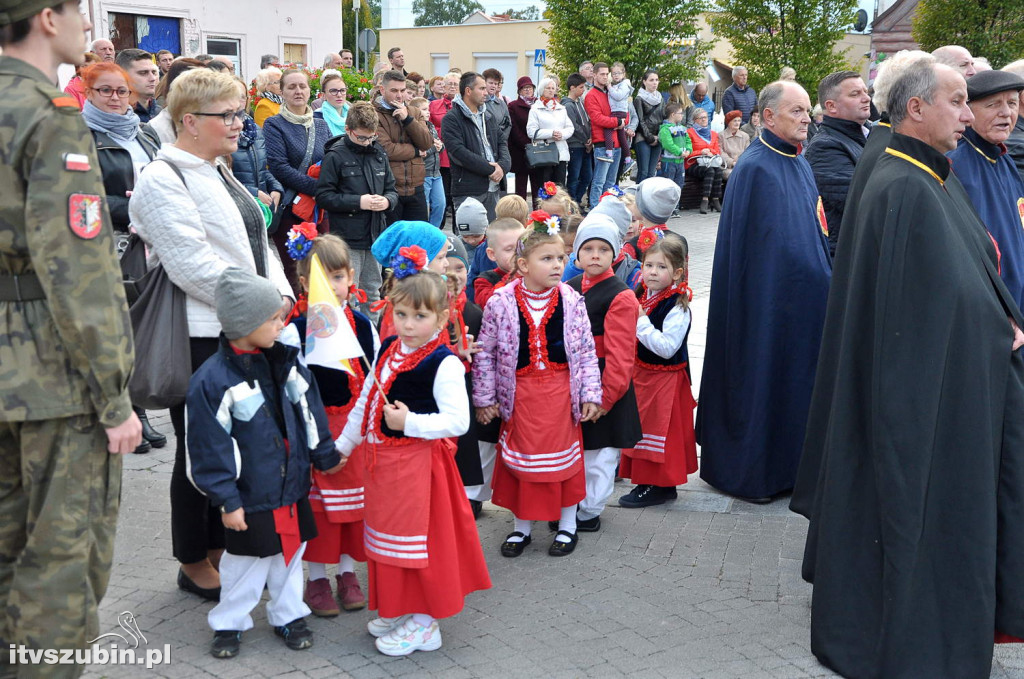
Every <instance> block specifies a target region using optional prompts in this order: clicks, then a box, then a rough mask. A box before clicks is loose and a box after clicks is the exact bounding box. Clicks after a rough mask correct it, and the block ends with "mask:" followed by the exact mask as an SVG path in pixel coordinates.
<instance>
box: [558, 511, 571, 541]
mask: <svg viewBox="0 0 1024 679" xmlns="http://www.w3.org/2000/svg"><path fill="white" fill-rule="evenodd" d="M558 530H564V531H566V532H567V533H575V532H576V505H572V506H571V507H562V515H561V517H559V519H558ZM555 539H556V540H558V541H559V542H572V540H571V539H569V538H568V537H566V536H565V535H558V536H556V537H555Z"/></svg>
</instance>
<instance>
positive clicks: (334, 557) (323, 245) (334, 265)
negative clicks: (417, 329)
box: [282, 223, 380, 617]
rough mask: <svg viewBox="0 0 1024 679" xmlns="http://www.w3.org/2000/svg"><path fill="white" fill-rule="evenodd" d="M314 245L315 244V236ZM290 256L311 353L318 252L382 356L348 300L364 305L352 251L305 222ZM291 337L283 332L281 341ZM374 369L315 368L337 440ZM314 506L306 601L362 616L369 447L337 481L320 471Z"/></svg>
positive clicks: (302, 332) (370, 345) (372, 350)
mask: <svg viewBox="0 0 1024 679" xmlns="http://www.w3.org/2000/svg"><path fill="white" fill-rule="evenodd" d="M311 237H312V238H313V240H310V238H311ZM287 251H288V254H289V255H290V256H291V257H292V259H294V260H295V269H296V273H297V274H298V277H299V284H300V285H301V286H302V289H303V291H304V292H303V294H302V295H300V298H299V302H298V303H297V304H296V305H295V309H294V310H293V320H292V325H293V326H294V328H295V330H296V331H297V334H298V338H299V342H298V343H299V345H300V346H301V347H302V350H303V353H305V350H306V331H307V329H308V328H309V327H311V325H315V324H316V323H318V322H319V320H318V319H317V318H315V317H314V318H312V319H310V318H307V316H306V312H307V309H306V307H307V303H306V298H305V295H306V294H307V293H308V291H309V278H310V261H311V260H310V257H311V256H312V255H313V254H316V256H317V258H318V259H319V260H320V263H321V264H322V265H323V268H324V273H325V274H326V275H327V281H328V283H329V284H330V285H331V287H332V288H333V289H334V294H335V295H336V296H337V298H338V304H339V305H341V308H342V310H343V311H344V314H345V317H346V320H347V321H348V323H349V325H350V326H351V327H352V331H353V332H354V333H355V335H356V338H357V339H358V340H359V344H360V346H362V348H363V353H364V354H365V355H366V356H375V355H376V352H377V349H378V348H379V347H380V339H379V338H378V337H377V331H376V330H375V329H374V327H373V323H371V322H370V319H369V318H367V317H366V316H364V315H363V314H361V313H360V312H359V311H356V310H354V309H352V308H351V307H350V306H349V304H348V301H349V296H350V295H354V296H355V297H356V298H357V299H362V300H365V299H366V298H365V295H364V294H363V291H362V290H359V289H358V288H356V287H355V285H354V281H355V271H354V270H353V267H352V259H351V256H350V252H349V249H348V246H347V245H346V244H345V241H343V240H342V239H341V238H338V237H337V236H334V235H330V234H327V235H323V236H317V235H316V226H315V225H314V224H305V223H304V224H299V225H298V226H296V227H293V228H292V230H291V233H290V234H289V236H288V242H287ZM285 337H286V335H285V334H282V339H283V340H284V338H285ZM366 365H367V363H363V362H361V361H353V362H352V367H353V368H354V369H355V371H356V375H355V376H352V375H349V374H348V373H347V372H345V371H343V370H341V369H333V368H327V367H324V366H320V365H312V366H309V369H310V372H312V373H313V375H314V376H315V377H316V383H317V387H318V388H319V390H320V397H321V399H322V400H323V402H324V406H325V408H326V410H327V423H328V426H329V427H330V429H331V436H332V437H337V436H339V435H340V434H341V431H342V429H343V428H344V427H345V422H346V421H347V420H348V414H349V412H350V411H351V410H352V407H353V406H354V405H355V402H356V396H357V395H358V394H359V390H360V389H361V388H362V385H363V376H364V373H365V369H366ZM309 503H310V505H311V506H312V507H313V517H314V519H315V520H316V528H317V537H316V538H314V539H312V540H310V541H309V544H308V545H307V546H306V553H305V554H304V555H303V560H304V561H305V562H306V563H307V564H308V566H309V579H308V580H307V581H306V591H305V597H304V598H305V601H306V605H307V606H309V608H310V610H312V611H313V613H314V614H315V615H318V616H321V617H333V616H335V615H338V613H339V612H340V611H339V606H340V608H341V609H344V610H346V611H356V610H359V609H361V608H365V606H366V597H365V596H364V595H363V590H362V588H361V587H360V586H359V580H358V579H357V578H356V574H355V562H356V561H359V562H365V561H366V552H365V550H364V549H363V504H364V503H363V465H362V449H357V450H355V451H354V452H353V454H352V456H351V457H350V459H349V461H348V464H347V465H346V466H345V468H344V469H343V470H342V471H341V472H339V473H337V474H332V475H326V474H322V473H320V472H318V471H316V470H315V469H314V470H313V480H312V485H311V486H310V490H309ZM327 564H338V572H337V574H336V575H335V576H334V578H335V582H336V586H337V602H335V598H334V595H333V594H332V592H331V583H330V580H328V578H327V570H326V565H327Z"/></svg>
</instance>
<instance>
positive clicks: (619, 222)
mask: <svg viewBox="0 0 1024 679" xmlns="http://www.w3.org/2000/svg"><path fill="white" fill-rule="evenodd" d="M591 215H593V217H597V216H598V215H605V216H607V217H610V218H611V220H612V221H613V222H615V226H616V228H617V229H618V232H619V247H621V246H622V244H623V243H625V242H626V234H627V233H629V225H630V224H632V223H633V213H632V212H630V211H629V208H628V207H626V204H625V203H623V202H622V201H621V200H619V199H618V198H616V197H614V196H606V197H605V198H604V200H602V201H601V202H600V203H598V204H597V205H595V206H594V209H593V210H591V211H590V212H589V213H587V216H586V217H584V218H583V222H582V223H581V224H580V228H581V229H582V228H583V227H584V226H586V225H587V220H588V219H591ZM616 249H617V248H616Z"/></svg>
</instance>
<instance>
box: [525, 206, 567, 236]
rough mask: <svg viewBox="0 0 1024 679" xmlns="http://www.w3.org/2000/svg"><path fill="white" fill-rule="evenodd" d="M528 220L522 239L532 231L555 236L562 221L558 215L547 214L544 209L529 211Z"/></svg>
mask: <svg viewBox="0 0 1024 679" xmlns="http://www.w3.org/2000/svg"><path fill="white" fill-rule="evenodd" d="M529 220H530V222H529V224H528V225H527V229H526V233H525V234H523V240H526V236H529V235H530V233H532V232H534V231H536V232H537V233H541V234H544V235H546V236H557V235H558V232H559V229H560V227H561V223H562V222H561V220H560V219H559V218H558V215H552V214H548V213H547V212H545V211H544V210H534V211H533V212H531V213H530V216H529Z"/></svg>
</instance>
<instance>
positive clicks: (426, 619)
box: [412, 613, 434, 627]
mask: <svg viewBox="0 0 1024 679" xmlns="http://www.w3.org/2000/svg"><path fill="white" fill-rule="evenodd" d="M412 619H413V622H415V623H416V624H417V625H420V626H421V627H430V625H431V623H433V622H434V618H432V617H431V616H429V615H427V614H426V613H414V614H413V616H412Z"/></svg>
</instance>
